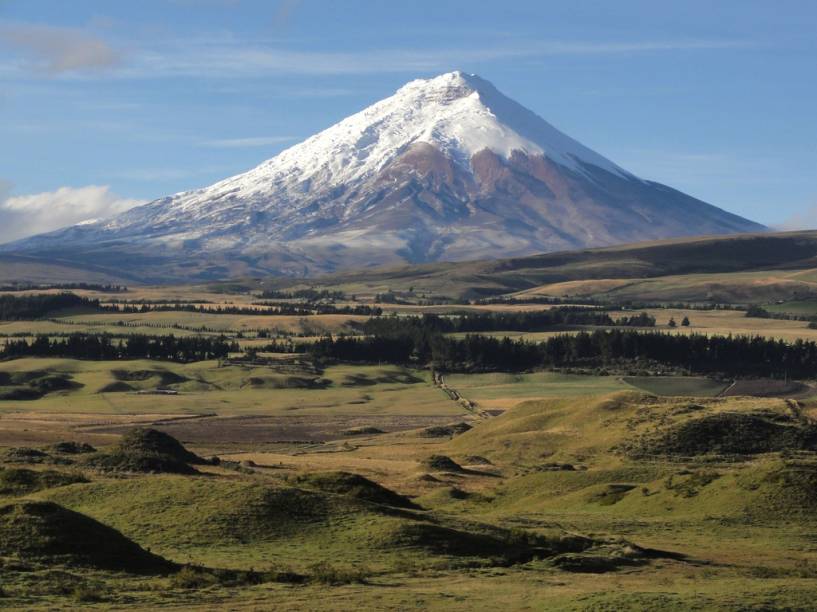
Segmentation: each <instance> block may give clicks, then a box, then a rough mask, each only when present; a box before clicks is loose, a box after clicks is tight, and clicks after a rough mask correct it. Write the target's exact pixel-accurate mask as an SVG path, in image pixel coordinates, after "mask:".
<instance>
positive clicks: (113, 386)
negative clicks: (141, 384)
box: [97, 380, 136, 393]
mask: <svg viewBox="0 0 817 612" xmlns="http://www.w3.org/2000/svg"><path fill="white" fill-rule="evenodd" d="M129 391H136V388H135V387H133V386H131V385H129V384H128V383H126V382H124V381H121V380H118V381H116V382H112V383H108V384H107V385H105V386H104V387H102V388H100V389H99V391H97V393H128V392H129Z"/></svg>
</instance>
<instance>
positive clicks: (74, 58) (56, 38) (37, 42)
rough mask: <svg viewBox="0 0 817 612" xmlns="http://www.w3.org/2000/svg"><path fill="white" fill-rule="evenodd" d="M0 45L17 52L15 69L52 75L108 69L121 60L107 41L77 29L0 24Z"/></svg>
mask: <svg viewBox="0 0 817 612" xmlns="http://www.w3.org/2000/svg"><path fill="white" fill-rule="evenodd" d="M0 45H3V46H6V47H10V48H12V49H14V50H16V51H17V52H18V53H19V56H20V61H21V63H20V64H18V68H21V69H23V70H26V71H28V70H31V69H33V70H35V71H38V72H45V73H47V74H51V75H57V74H63V73H71V72H82V71H86V70H99V69H105V68H111V67H113V66H116V65H117V64H119V63H120V61H121V56H120V55H119V53H118V52H117V51H116V50H114V49H113V48H112V47H111V46H110V45H109V44H108V43H107V42H105V41H104V40H102V39H101V38H98V37H96V36H94V35H93V34H90V33H88V32H86V31H84V30H81V29H78V28H67V27H57V26H48V25H39V24H30V23H8V22H6V23H0Z"/></svg>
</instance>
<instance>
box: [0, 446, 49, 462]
mask: <svg viewBox="0 0 817 612" xmlns="http://www.w3.org/2000/svg"><path fill="white" fill-rule="evenodd" d="M3 461H5V462H6V463H47V462H50V461H51V456H50V455H49V454H48V453H46V452H45V451H42V450H40V449H38V448H28V447H26V446H20V447H15V448H9V449H7V450H6V452H5V453H4V455H3Z"/></svg>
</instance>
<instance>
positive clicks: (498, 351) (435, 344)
mask: <svg viewBox="0 0 817 612" xmlns="http://www.w3.org/2000/svg"><path fill="white" fill-rule="evenodd" d="M307 350H308V351H309V352H310V353H312V355H313V356H314V357H316V358H322V359H335V360H340V361H348V362H367V363H372V362H388V363H402V364H408V363H417V364H429V365H433V366H434V367H437V368H440V369H443V370H448V371H479V370H496V371H521V370H533V369H537V368H559V367H602V366H605V367H609V366H614V365H623V364H632V363H642V364H662V365H664V366H673V367H678V368H681V369H684V370H686V371H688V372H691V373H703V374H724V375H730V376H769V377H783V376H790V377H795V378H805V377H813V376H815V374H817V343H815V342H813V341H805V340H801V339H798V340H797V341H795V342H794V343H791V344H788V343H786V342H784V341H782V340H772V339H767V338H763V337H760V336H754V337H748V336H738V337H733V336H706V335H702V334H692V335H675V334H665V333H658V332H647V333H645V332H639V331H636V330H627V329H608V330H595V331H593V332H590V333H588V332H579V333H577V334H561V335H558V336H554V337H551V338H548V339H547V340H544V341H542V342H529V341H525V340H524V339H523V340H511V339H510V338H493V337H488V336H480V335H468V336H466V337H465V338H462V339H456V338H451V337H446V336H443V335H440V334H423V335H420V334H415V335H412V334H410V333H404V334H394V335H390V336H385V335H376V336H366V337H337V338H333V337H330V336H327V337H324V338H321V339H320V340H318V341H317V342H316V343H314V344H313V345H311V346H310V347H307Z"/></svg>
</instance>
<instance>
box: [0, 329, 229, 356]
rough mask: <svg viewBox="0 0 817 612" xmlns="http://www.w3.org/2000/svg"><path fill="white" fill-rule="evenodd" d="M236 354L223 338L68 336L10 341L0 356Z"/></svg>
mask: <svg viewBox="0 0 817 612" xmlns="http://www.w3.org/2000/svg"><path fill="white" fill-rule="evenodd" d="M238 350H240V349H239V346H238V344H237V343H235V342H228V341H227V339H226V338H224V337H223V336H222V337H218V338H212V337H202V336H185V337H176V336H173V335H169V336H143V335H132V336H128V337H127V338H126V339H124V340H121V341H117V339H115V338H114V337H112V336H111V335H109V334H71V335H70V336H67V337H64V338H49V337H48V336H42V335H41V336H37V337H36V338H34V340H33V341H32V342H28V341H27V340H12V341H10V342H8V343H7V344H6V345H5V347H4V348H3V350H2V352H0V356H2V357H5V358H15V357H69V358H73V359H98V360H102V359H104V360H114V359H159V360H166V361H179V362H189V361H203V360H205V359H223V358H225V357H227V356H228V354H229V353H230V352H236V351H238Z"/></svg>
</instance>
